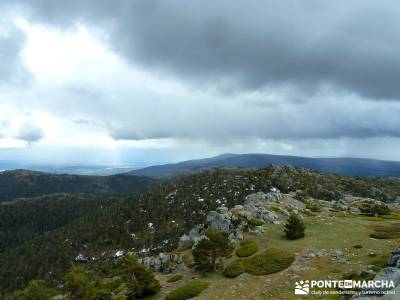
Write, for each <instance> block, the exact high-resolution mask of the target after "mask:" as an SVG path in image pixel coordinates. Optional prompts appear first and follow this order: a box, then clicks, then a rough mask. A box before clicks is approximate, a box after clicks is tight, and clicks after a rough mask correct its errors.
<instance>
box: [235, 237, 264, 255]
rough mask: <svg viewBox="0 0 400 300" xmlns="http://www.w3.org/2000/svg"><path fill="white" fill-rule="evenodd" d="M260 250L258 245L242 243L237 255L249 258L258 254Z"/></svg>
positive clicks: (250, 242) (248, 242)
mask: <svg viewBox="0 0 400 300" xmlns="http://www.w3.org/2000/svg"><path fill="white" fill-rule="evenodd" d="M258 249H259V248H258V245H257V243H255V242H253V241H250V240H246V241H242V242H241V243H240V246H239V248H238V249H236V255H237V256H239V257H248V256H251V255H253V254H254V253H256V252H257V251H258Z"/></svg>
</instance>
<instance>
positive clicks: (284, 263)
mask: <svg viewBox="0 0 400 300" xmlns="http://www.w3.org/2000/svg"><path fill="white" fill-rule="evenodd" d="M293 261H294V255H293V254H292V253H290V252H288V251H286V250H285V249H281V248H268V249H267V250H265V251H264V252H263V253H261V254H259V255H255V256H252V257H249V258H247V259H245V268H246V272H247V273H250V274H253V275H267V274H272V273H276V272H279V271H282V270H284V269H286V268H287V267H289V266H290V265H291V264H292V263H293Z"/></svg>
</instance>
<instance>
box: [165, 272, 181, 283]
mask: <svg viewBox="0 0 400 300" xmlns="http://www.w3.org/2000/svg"><path fill="white" fill-rule="evenodd" d="M182 278H183V275H181V274H175V275H172V276H171V277H170V278H168V280H167V282H177V281H179V280H181V279H182Z"/></svg>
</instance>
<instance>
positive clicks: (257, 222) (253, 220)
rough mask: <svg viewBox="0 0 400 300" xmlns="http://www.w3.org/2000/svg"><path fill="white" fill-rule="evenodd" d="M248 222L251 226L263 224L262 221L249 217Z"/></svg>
mask: <svg viewBox="0 0 400 300" xmlns="http://www.w3.org/2000/svg"><path fill="white" fill-rule="evenodd" d="M248 224H249V225H251V226H262V225H264V222H263V221H261V220H259V219H251V220H250V221H249V222H248Z"/></svg>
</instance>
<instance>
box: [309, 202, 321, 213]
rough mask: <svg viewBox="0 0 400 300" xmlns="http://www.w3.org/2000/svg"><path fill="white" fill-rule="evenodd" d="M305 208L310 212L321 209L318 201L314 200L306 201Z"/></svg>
mask: <svg viewBox="0 0 400 300" xmlns="http://www.w3.org/2000/svg"><path fill="white" fill-rule="evenodd" d="M306 208H308V209H309V210H311V211H312V212H321V211H322V207H321V204H319V203H318V202H315V201H307V202H306Z"/></svg>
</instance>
